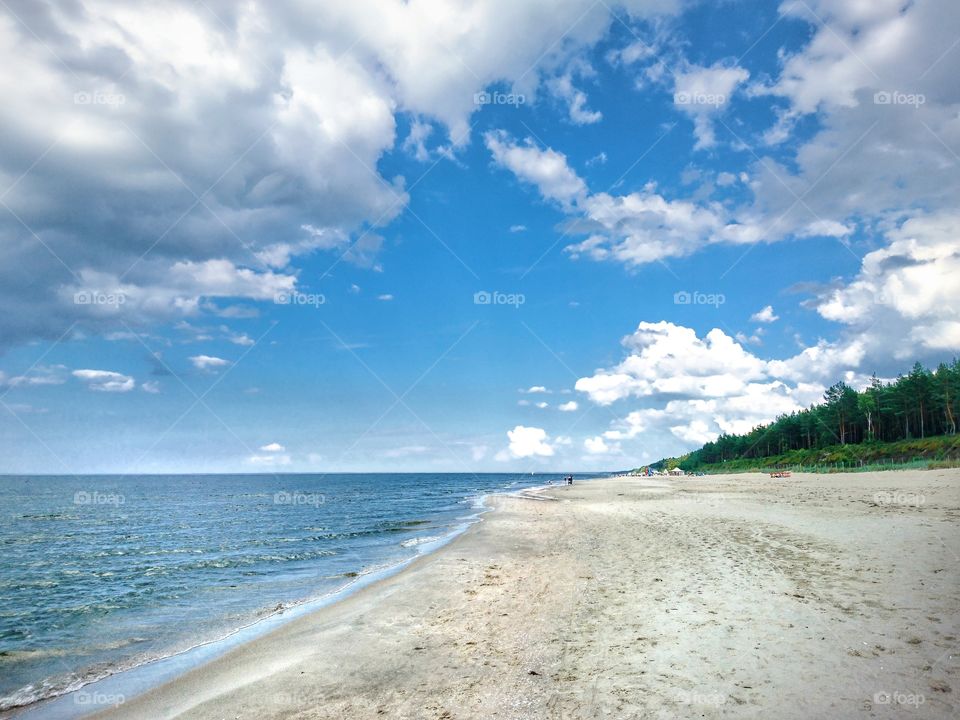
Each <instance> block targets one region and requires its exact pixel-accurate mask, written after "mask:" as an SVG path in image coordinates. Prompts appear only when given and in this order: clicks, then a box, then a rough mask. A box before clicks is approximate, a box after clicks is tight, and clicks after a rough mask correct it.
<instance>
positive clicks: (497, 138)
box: [483, 130, 587, 207]
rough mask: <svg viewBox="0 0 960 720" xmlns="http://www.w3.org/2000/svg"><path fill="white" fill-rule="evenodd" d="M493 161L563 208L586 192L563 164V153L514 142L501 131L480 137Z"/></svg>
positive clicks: (575, 201) (576, 177) (578, 178)
mask: <svg viewBox="0 0 960 720" xmlns="http://www.w3.org/2000/svg"><path fill="white" fill-rule="evenodd" d="M483 137H484V140H485V141H486V144H487V148H488V149H489V150H490V152H491V154H492V155H493V159H494V161H495V162H496V163H497V164H498V165H500V166H502V167H505V168H507V169H508V170H510V171H511V172H512V173H513V174H514V175H516V176H517V177H518V178H520V179H521V180H523V181H525V182H528V183H531V184H533V185H536V186H537V188H538V189H539V191H540V194H541V195H543V197H544V198H546V199H548V200H554V201H556V202H558V203H560V205H562V206H563V207H571V206H572V205H574V204H576V203H577V201H579V200H581V199H582V198H583V197H584V196H585V195H586V192H587V185H586V183H585V182H584V181H583V180H582V179H581V178H580V177H579V176H578V175H577V174H576V173H575V172H574V171H573V170H572V169H570V166H569V165H568V164H567V157H566V156H565V155H564V154H563V153H559V152H557V151H556V150H551V149H549V148H547V149H546V150H541V149H540V148H538V147H536V145H534V144H533V142H532V141H530V140H528V141H527V142H526V143H525V144H523V145H520V144H518V143H517V142H516V141H515V140H514V139H513V138H511V137H510V136H509V135H507V133H505V132H504V131H503V130H497V131H491V132H488V133H486V134H485V135H484V136H483Z"/></svg>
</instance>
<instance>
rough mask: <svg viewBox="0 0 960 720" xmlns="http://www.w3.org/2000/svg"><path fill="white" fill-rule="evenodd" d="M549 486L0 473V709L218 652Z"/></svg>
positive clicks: (465, 479) (537, 479) (516, 478)
mask: <svg viewBox="0 0 960 720" xmlns="http://www.w3.org/2000/svg"><path fill="white" fill-rule="evenodd" d="M559 480H560V476H559V475H546V474H537V475H506V474H479V475H473V474H330V475H282V474H281V475H273V474H271V475H150V476H146V475H144V476H127V477H119V476H80V477H74V476H70V477H67V476H0V710H4V709H9V708H12V707H17V706H20V705H26V704H30V703H34V702H37V701H39V700H42V699H44V698H49V697H54V696H57V695H60V694H63V693H66V692H69V691H73V690H76V689H77V688H80V687H82V686H84V685H85V684H86V683H88V682H91V681H94V680H97V679H100V678H103V677H107V676H109V675H111V674H114V673H117V672H118V671H121V670H124V669H128V668H132V667H135V666H140V665H143V664H145V663H149V662H151V661H154V660H157V659H159V658H166V657H169V656H171V655H175V654H177V653H181V652H183V651H185V650H187V649H189V648H192V647H196V646H197V645H198V644H201V643H206V642H210V641H216V640H217V639H218V638H222V637H225V636H227V635H229V634H231V633H233V632H234V631H236V630H237V629H238V628H242V627H247V626H249V625H250V624H251V623H257V622H258V621H259V620H262V619H263V618H268V617H273V618H275V617H276V615H277V613H280V612H282V611H283V610H284V609H287V608H291V607H293V606H296V605H299V604H301V603H304V602H307V601H312V600H316V599H317V598H320V597H323V596H325V595H328V594H331V593H334V592H336V591H338V590H341V589H342V588H343V587H344V586H346V585H349V584H350V583H352V582H355V580H356V578H357V577H361V576H363V575H365V574H367V573H371V572H374V571H377V570H378V569H382V568H388V567H391V566H393V565H396V564H398V563H401V562H404V561H406V560H408V559H409V558H411V557H413V556H415V555H416V554H417V553H418V552H419V548H422V547H423V546H424V543H430V542H431V541H433V540H436V539H439V538H443V537H445V536H448V535H450V534H451V533H453V532H455V531H457V529H462V528H463V527H464V526H465V524H466V523H469V522H470V521H471V520H472V519H475V518H476V516H477V502H478V499H479V498H481V497H482V496H483V495H485V494H489V493H494V492H506V491H515V490H520V489H522V488H524V487H530V486H535V485H544V484H548V483H550V482H558V481H559Z"/></svg>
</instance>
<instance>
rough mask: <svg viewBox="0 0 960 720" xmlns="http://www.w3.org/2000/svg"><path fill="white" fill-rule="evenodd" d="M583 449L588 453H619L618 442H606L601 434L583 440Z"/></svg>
mask: <svg viewBox="0 0 960 720" xmlns="http://www.w3.org/2000/svg"><path fill="white" fill-rule="evenodd" d="M583 449H584V450H586V451H587V452H588V453H589V454H590V455H609V454H611V453H619V452H620V445H619V444H618V443H607V441H606V440H604V438H603V437H602V436H599V435H598V436H597V437H592V438H587V439H586V440H584V441H583Z"/></svg>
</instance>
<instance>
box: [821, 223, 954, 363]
mask: <svg viewBox="0 0 960 720" xmlns="http://www.w3.org/2000/svg"><path fill="white" fill-rule="evenodd" d="M958 228H960V213H958V212H956V211H945V212H941V213H936V214H929V215H921V216H917V217H914V218H911V219H909V220H907V221H905V222H904V223H903V224H902V225H900V226H899V227H895V228H893V229H891V230H890V231H889V232H888V234H887V238H888V240H889V243H888V244H887V245H886V246H885V247H883V248H881V249H879V250H874V251H873V252H871V253H868V254H867V255H866V256H864V258H863V262H862V264H861V268H860V272H859V273H858V275H857V276H856V277H855V278H854V279H853V280H852V281H850V282H849V283H847V284H845V285H842V286H840V287H839V288H836V289H834V290H832V291H830V292H828V293H827V294H826V295H824V296H823V297H821V298H819V299H818V300H817V301H816V303H815V306H816V309H817V311H818V312H819V313H820V314H821V315H822V316H823V317H825V318H827V319H828V320H833V321H835V322H838V323H842V324H843V325H845V326H846V327H847V329H848V336H849V338H850V340H849V342H848V345H850V346H853V345H854V344H856V345H857V346H858V347H860V348H861V352H862V353H863V354H864V355H866V356H868V357H871V358H873V359H875V360H877V359H881V360H882V359H885V358H890V357H893V358H897V359H901V360H906V359H914V358H916V357H919V356H923V355H929V354H930V353H931V351H942V350H953V351H960V338H958V335H957V331H956V330H957V324H958V323H960V282H958V281H957V278H958V277H960V230H958Z"/></svg>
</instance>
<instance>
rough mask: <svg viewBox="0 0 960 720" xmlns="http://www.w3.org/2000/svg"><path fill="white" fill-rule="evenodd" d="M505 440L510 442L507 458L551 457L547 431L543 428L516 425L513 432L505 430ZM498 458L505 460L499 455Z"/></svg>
mask: <svg viewBox="0 0 960 720" xmlns="http://www.w3.org/2000/svg"><path fill="white" fill-rule="evenodd" d="M507 438H508V439H509V441H510V444H509V446H508V447H507V457H512V458H529V457H551V456H553V454H554V448H553V445H551V444H550V438H549V436H548V435H547V431H546V430H544V429H543V428H538V427H525V426H523V425H517V426H516V427H515V428H514V429H513V430H507ZM499 458H500V459H506V457H504V455H500V456H499Z"/></svg>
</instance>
